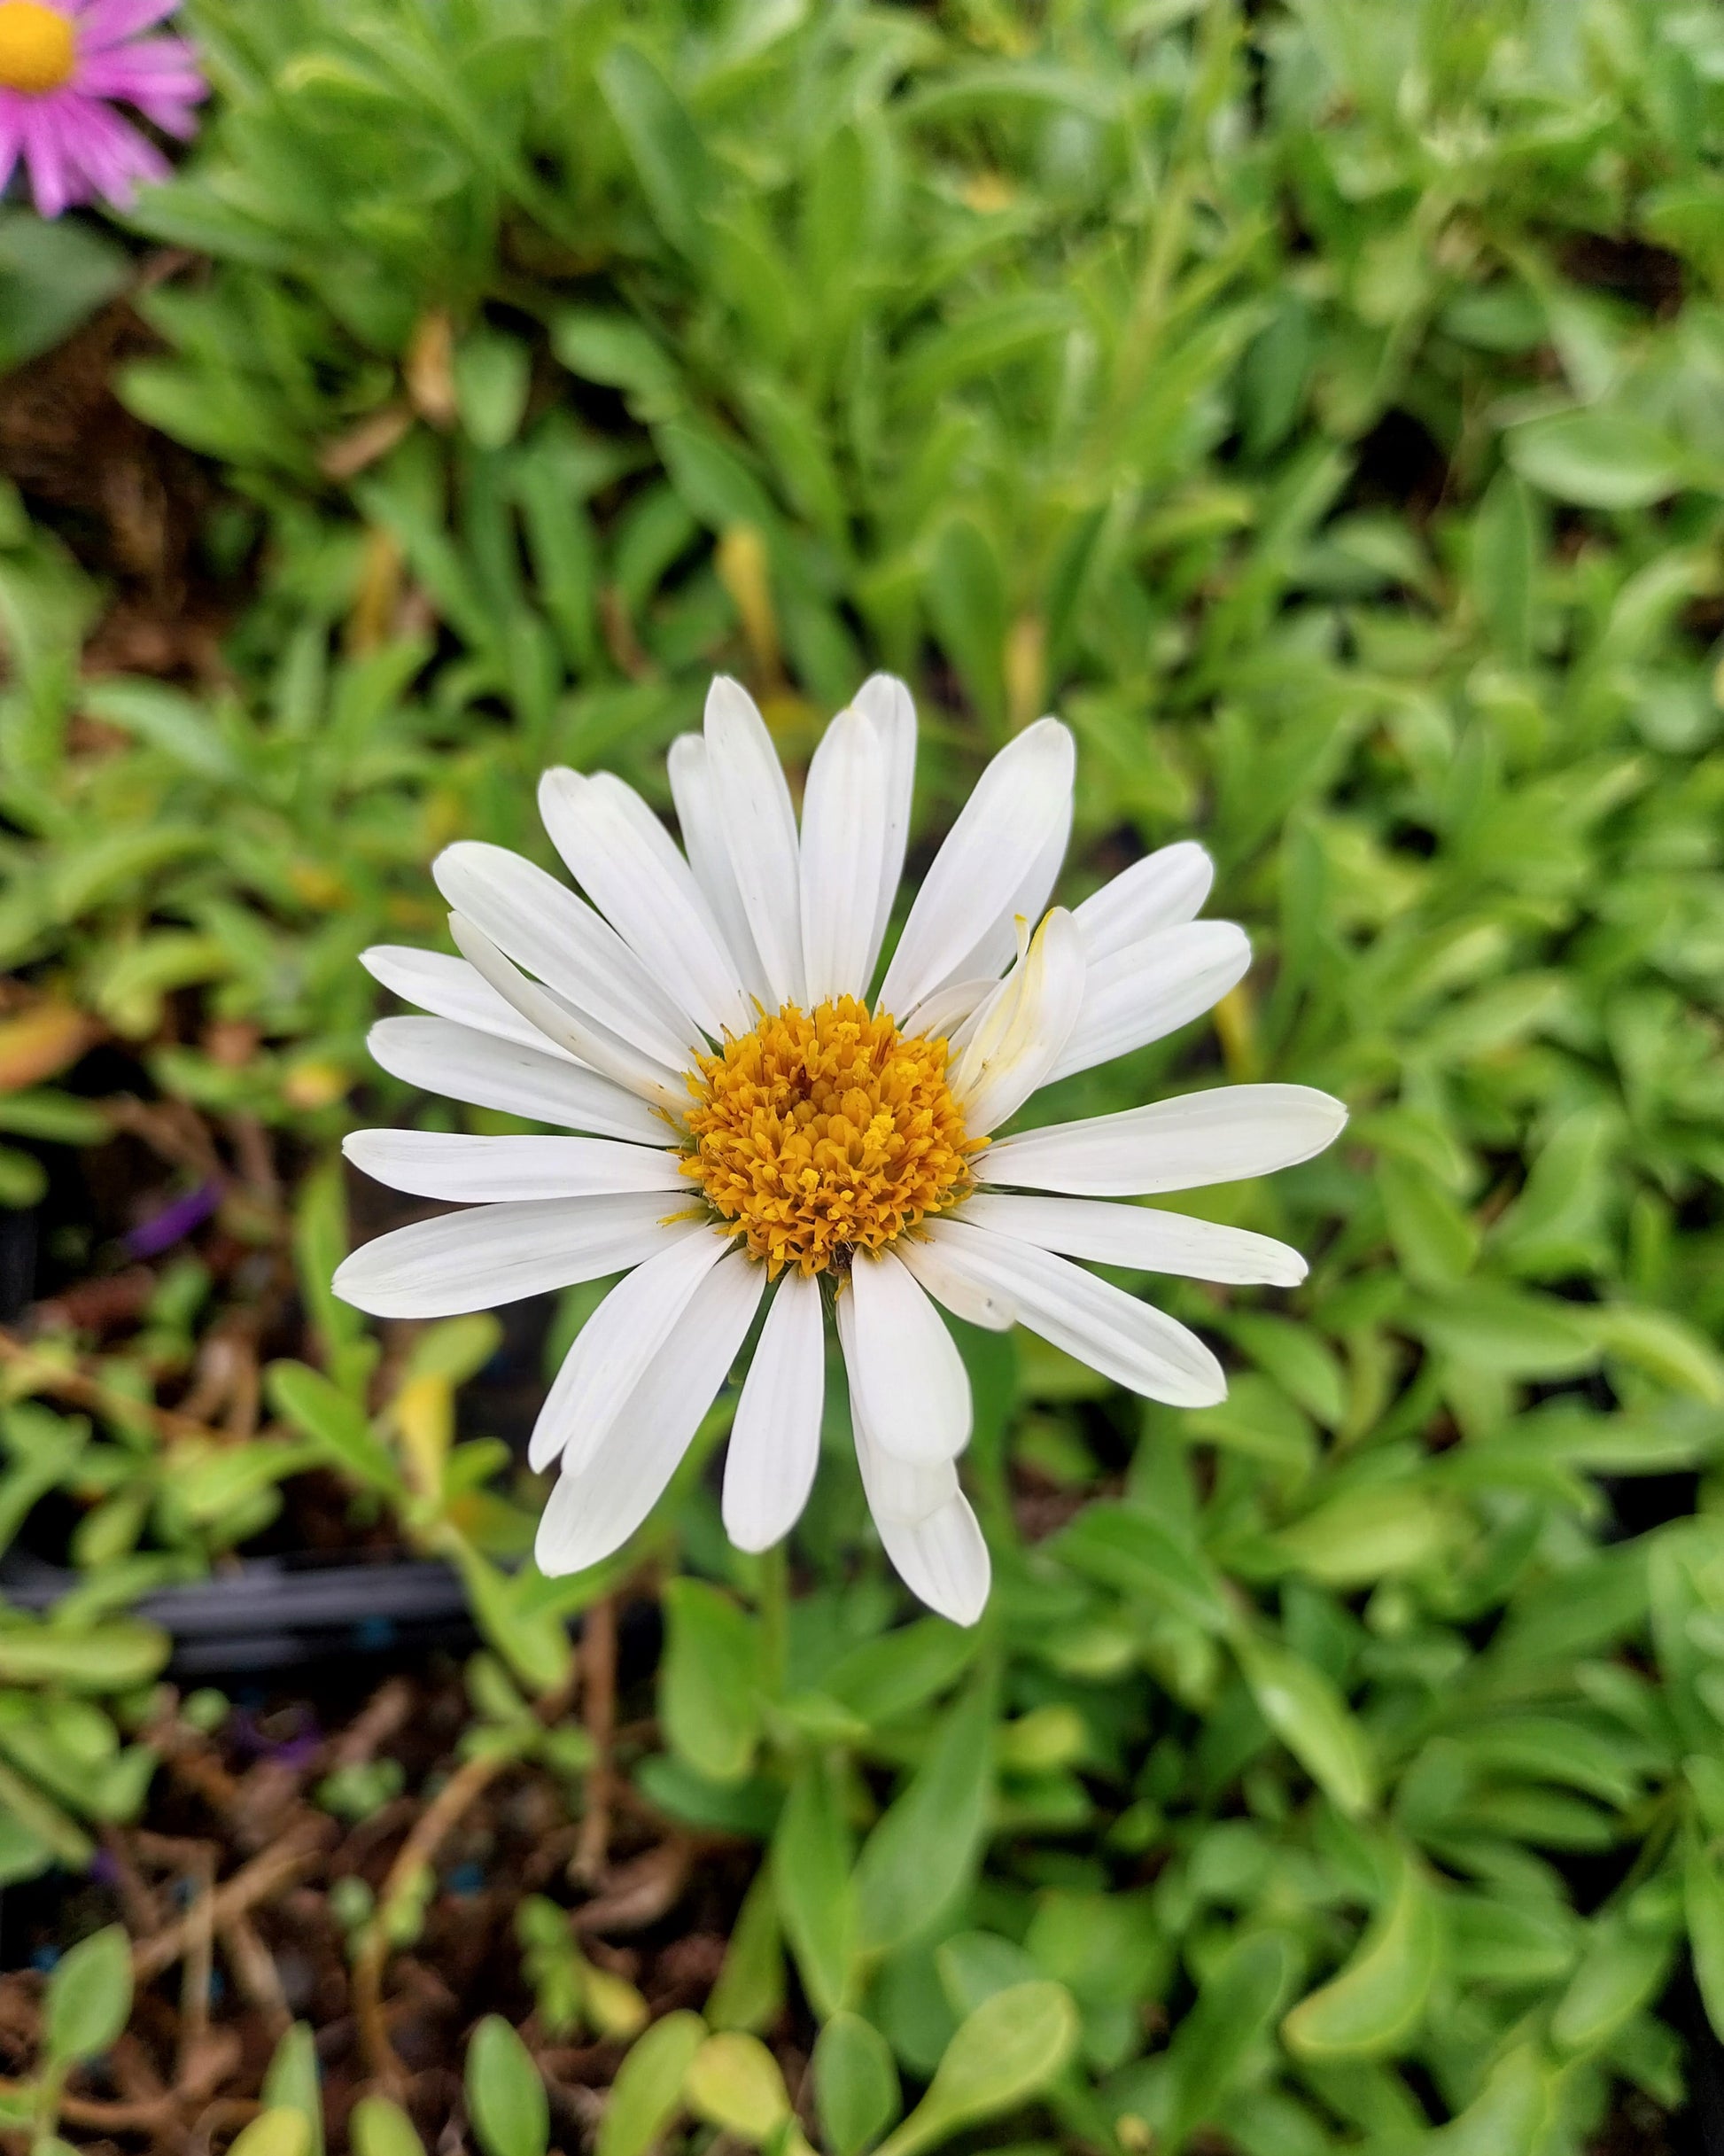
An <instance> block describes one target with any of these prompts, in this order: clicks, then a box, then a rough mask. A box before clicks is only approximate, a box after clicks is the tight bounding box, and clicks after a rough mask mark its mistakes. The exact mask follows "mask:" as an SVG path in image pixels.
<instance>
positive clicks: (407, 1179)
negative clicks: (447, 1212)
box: [341, 1131, 689, 1204]
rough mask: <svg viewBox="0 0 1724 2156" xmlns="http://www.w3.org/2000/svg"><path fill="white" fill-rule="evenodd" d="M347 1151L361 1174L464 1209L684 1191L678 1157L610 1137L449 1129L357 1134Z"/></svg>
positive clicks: (347, 1143)
mask: <svg viewBox="0 0 1724 2156" xmlns="http://www.w3.org/2000/svg"><path fill="white" fill-rule="evenodd" d="M341 1150H342V1151H343V1152H344V1153H345V1154H346V1156H347V1158H348V1159H349V1160H350V1161H352V1162H353V1165H354V1167H356V1168H357V1169H359V1170H360V1171H361V1173H362V1174H365V1175H369V1176H370V1177H371V1178H372V1179H374V1180H375V1181H377V1182H379V1183H386V1184H387V1185H388V1186H389V1187H390V1189H392V1190H407V1191H410V1192H412V1194H413V1195H414V1196H415V1197H420V1198H447V1199H451V1200H453V1201H454V1203H457V1204H470V1203H494V1202H495V1201H497V1200H498V1199H501V1198H592V1197H609V1196H611V1195H614V1194H616V1193H618V1192H621V1191H625V1190H657V1191H680V1192H682V1193H683V1195H685V1196H687V1195H689V1188H688V1182H687V1178H686V1177H685V1176H683V1175H681V1174H680V1172H679V1171H678V1167H677V1162H678V1158H679V1156H677V1155H676V1154H674V1153H671V1152H667V1151H666V1150H665V1149H664V1148H663V1147H660V1146H626V1145H617V1144H615V1143H614V1142H613V1141H612V1140H610V1139H606V1138H463V1137H451V1136H448V1135H447V1134H446V1133H445V1132H442V1131H352V1132H349V1133H348V1135H347V1136H346V1138H344V1139H343V1140H342V1141H341Z"/></svg>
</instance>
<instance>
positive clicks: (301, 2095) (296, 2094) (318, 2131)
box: [263, 2021, 323, 2156]
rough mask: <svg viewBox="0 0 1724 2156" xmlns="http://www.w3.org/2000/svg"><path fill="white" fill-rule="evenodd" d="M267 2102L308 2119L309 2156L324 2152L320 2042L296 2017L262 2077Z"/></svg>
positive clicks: (321, 2154)
mask: <svg viewBox="0 0 1724 2156" xmlns="http://www.w3.org/2000/svg"><path fill="white" fill-rule="evenodd" d="M263 2100H264V2102H265V2103H266V2104H268V2105H276V2106H279V2107H282V2108H283V2109H286V2110H289V2111H294V2112H297V2113H299V2116H300V2117H301V2118H302V2119H303V2120H304V2121H305V2122H306V2135H307V2156H323V2085H322V2068H321V2067H320V2066H318V2063H317V2043H316V2040H315V2037H314V2036H313V2035H312V2033H311V2031H310V2029H309V2028H307V2026H306V2024H305V2023H304V2022H303V2021H296V2022H294V2024H293V2025H292V2027H291V2028H289V2029H288V2030H287V2031H286V2033H285V2034H284V2035H283V2037H282V2040H281V2042H280V2043H278V2044H277V2045H276V2051H275V2056H274V2057H273V2058H272V2059H270V2061H269V2069H268V2073H266V2074H265V2075H264V2077H263Z"/></svg>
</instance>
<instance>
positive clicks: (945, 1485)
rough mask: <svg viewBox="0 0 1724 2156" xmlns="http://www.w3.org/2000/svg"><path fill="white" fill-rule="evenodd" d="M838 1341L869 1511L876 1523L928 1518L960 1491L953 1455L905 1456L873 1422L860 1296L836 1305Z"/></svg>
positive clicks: (838, 1300) (850, 1297)
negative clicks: (862, 1369)
mask: <svg viewBox="0 0 1724 2156" xmlns="http://www.w3.org/2000/svg"><path fill="white" fill-rule="evenodd" d="M832 1307H833V1314H834V1316H835V1319H837V1323H838V1341H839V1344H840V1346H841V1347H842V1348H843V1351H844V1379H845V1383H846V1385H847V1387H848V1389H849V1392H850V1429H851V1431H852V1433H853V1434H854V1436H855V1439H856V1452H857V1458H858V1459H862V1458H863V1457H864V1454H865V1453H866V1458H867V1475H868V1509H869V1511H870V1512H872V1513H873V1514H874V1518H875V1519H876V1521H879V1520H882V1519H885V1520H892V1521H896V1522H899V1523H900V1524H909V1523H912V1522H915V1521H917V1520H926V1519H927V1518H928V1515H929V1514H930V1513H936V1512H938V1510H939V1509H940V1507H941V1506H943V1505H945V1504H948V1503H949V1502H950V1501H951V1498H954V1497H955V1496H956V1495H957V1494H958V1469H957V1467H955V1466H954V1465H953V1463H952V1462H951V1460H950V1459H935V1460H913V1459H904V1458H903V1457H902V1456H901V1455H900V1454H898V1453H897V1452H887V1451H886V1449H885V1448H884V1446H882V1445H881V1443H880V1440H879V1438H878V1437H877V1436H875V1434H874V1430H873V1428H872V1427H871V1426H870V1423H869V1420H868V1403H867V1401H866V1397H864V1395H863V1393H862V1391H861V1390H860V1389H859V1388H858V1384H857V1382H856V1373H857V1369H858V1357H857V1351H856V1298H855V1297H854V1296H847V1295H841V1296H839V1297H838V1299H837V1301H836V1302H835V1304H833V1306H832Z"/></svg>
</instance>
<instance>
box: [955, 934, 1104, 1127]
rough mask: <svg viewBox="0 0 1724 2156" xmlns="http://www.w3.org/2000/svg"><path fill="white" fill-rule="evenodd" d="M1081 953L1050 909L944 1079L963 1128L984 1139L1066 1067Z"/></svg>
mask: <svg viewBox="0 0 1724 2156" xmlns="http://www.w3.org/2000/svg"><path fill="white" fill-rule="evenodd" d="M1083 976H1084V964H1083V944H1082V942H1081V941H1080V939H1079V938H1078V933H1077V930H1076V926H1075V924H1074V922H1073V921H1072V917H1071V915H1069V914H1068V913H1067V912H1066V911H1065V909H1064V907H1055V908H1054V910H1053V911H1052V913H1051V914H1050V915H1048V917H1047V919H1046V920H1045V921H1044V922H1043V923H1042V925H1041V927H1040V928H1038V929H1037V931H1036V933H1035V935H1034V937H1032V938H1031V939H1030V944H1029V949H1028V950H1027V951H1026V952H1025V953H1024V954H1023V957H1022V959H1021V961H1020V962H1019V963H1018V964H1017V965H1016V966H1014V967H1013V969H1012V971H1011V972H1010V973H1008V974H1007V975H1006V978H1005V979H1004V980H1003V981H1002V982H1001V983H1000V985H999V986H998V988H997V989H995V991H994V992H993V993H992V995H990V998H989V1000H988V1001H987V1002H986V1003H985V1004H984V1005H983V1006H982V1010H981V1012H980V1013H979V1014H978V1016H977V1018H976V1022H975V1026H974V1027H973V1028H972V1029H971V1031H970V1036H969V1039H968V1041H967V1045H966V1047H965V1048H964V1050H963V1053H962V1054H961V1055H959V1058H958V1061H957V1063H956V1064H955V1065H954V1066H953V1068H952V1070H951V1073H950V1076H949V1079H948V1083H949V1084H950V1085H951V1092H952V1097H953V1098H954V1100H956V1101H957V1102H958V1106H959V1110H960V1112H961V1113H962V1115H963V1117H964V1128H965V1129H966V1130H967V1132H970V1134H971V1135H972V1136H973V1137H982V1136H985V1134H986V1133H987V1132H990V1131H991V1130H995V1129H997V1128H998V1125H1000V1124H1002V1123H1004V1122H1005V1121H1006V1117H1008V1116H1011V1115H1014V1114H1015V1113H1016V1112H1017V1110H1018V1109H1020V1108H1021V1107H1022V1106H1023V1104H1024V1102H1025V1101H1027V1100H1028V1099H1029V1096H1030V1094H1032V1093H1034V1092H1035V1091H1036V1090H1037V1087H1038V1086H1044V1085H1045V1084H1046V1083H1047V1081H1048V1077H1049V1074H1050V1073H1051V1072H1052V1070H1054V1069H1055V1068H1056V1067H1057V1066H1058V1065H1059V1064H1060V1062H1062V1061H1063V1060H1064V1056H1065V1051H1066V1044H1067V1042H1068V1040H1069V1039H1070V1038H1071V1031H1072V1028H1073V1026H1074V1025H1075V1024H1076V1023H1077V1020H1078V1014H1079V1011H1080V1010H1081V1009H1082V1008H1083V1001H1084V985H1083Z"/></svg>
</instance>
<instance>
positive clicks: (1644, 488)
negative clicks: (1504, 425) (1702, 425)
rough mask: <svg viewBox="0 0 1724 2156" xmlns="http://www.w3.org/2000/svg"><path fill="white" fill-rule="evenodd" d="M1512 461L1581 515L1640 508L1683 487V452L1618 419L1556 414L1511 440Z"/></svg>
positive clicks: (1643, 425)
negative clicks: (1581, 511)
mask: <svg viewBox="0 0 1724 2156" xmlns="http://www.w3.org/2000/svg"><path fill="white" fill-rule="evenodd" d="M1508 452H1509V462H1510V463H1511V464H1512V465H1513V466H1514V468H1515V470H1516V471H1518V473H1519V474H1520V476H1521V478H1522V479H1528V480H1530V481H1531V482H1532V484H1533V485H1534V486H1536V487H1539V488H1540V489H1541V490H1542V492H1543V493H1545V494H1554V495H1555V496H1556V498H1557V501H1559V502H1580V504H1581V506H1582V507H1583V508H1586V509H1605V510H1625V509H1645V508H1647V507H1649V506H1650V504H1651V503H1652V502H1662V501H1664V500H1665V499H1666V497H1667V496H1668V495H1670V494H1674V493H1675V492H1676V489H1677V488H1678V487H1679V486H1681V485H1682V483H1683V478H1684V474H1685V472H1686V471H1687V465H1688V460H1687V458H1686V456H1685V455H1684V454H1683V451H1682V445H1681V442H1680V441H1678V440H1676V439H1675V438H1674V436H1673V435H1670V434H1666V432H1664V431H1663V429H1662V428H1660V427H1655V426H1652V425H1650V424H1648V423H1647V422H1646V421H1645V420H1643V419H1635V418H1632V417H1630V416H1628V415H1627V413H1623V412H1606V411H1580V412H1559V413H1557V415H1555V416H1553V417H1551V418H1549V419H1532V420H1528V421H1526V424H1524V425H1521V426H1518V427H1516V428H1514V429H1512V430H1511V431H1510V434H1509V436H1508Z"/></svg>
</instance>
